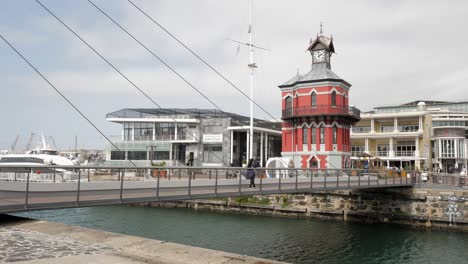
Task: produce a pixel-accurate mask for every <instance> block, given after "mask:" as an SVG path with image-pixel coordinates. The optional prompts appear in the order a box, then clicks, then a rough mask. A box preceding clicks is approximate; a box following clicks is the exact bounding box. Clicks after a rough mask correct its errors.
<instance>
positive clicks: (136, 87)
mask: <svg viewBox="0 0 468 264" xmlns="http://www.w3.org/2000/svg"><path fill="white" fill-rule="evenodd" d="M34 1H36V2H37V3H38V4H39V5H40V6H41V7H42V8H44V9H45V10H46V11H47V12H48V13H49V14H50V15H52V16H53V17H54V18H55V19H56V20H57V21H58V22H60V24H62V25H63V26H64V27H65V28H66V29H68V31H70V32H71V33H73V35H75V36H76V37H77V38H78V39H79V40H81V42H82V43H83V44H85V45H86V46H87V47H88V48H89V49H91V50H92V51H93V52H94V53H95V54H96V55H98V56H99V57H100V58H101V59H102V60H103V61H104V62H106V63H107V64H108V65H109V66H110V67H111V68H112V69H114V70H115V71H116V72H117V73H118V74H119V75H120V76H122V77H123V78H124V79H125V80H127V82H129V83H130V84H131V85H132V86H133V87H134V88H135V89H137V90H138V91H139V92H140V93H141V94H143V95H144V96H145V97H146V98H147V99H148V100H150V101H151V102H152V103H153V104H154V105H155V106H157V107H158V108H159V109H163V108H162V107H161V106H160V105H159V104H158V103H157V102H156V101H155V100H153V99H152V98H151V97H150V96H149V95H148V94H147V93H146V92H145V91H143V90H142V89H141V88H140V87H139V86H138V85H136V84H135V83H134V82H133V81H132V80H130V78H128V77H127V76H126V75H125V74H124V73H122V72H121V71H120V70H119V69H118V68H117V67H116V66H115V65H114V64H112V63H111V62H110V61H109V60H108V59H106V58H105V57H104V56H103V55H102V54H101V53H100V52H98V51H97V50H96V49H95V48H93V46H91V45H90V44H89V43H88V42H87V41H85V40H84V39H83V38H82V37H81V36H80V35H79V34H78V33H76V32H75V31H74V30H73V29H72V28H70V27H69V26H68V25H67V24H66V23H65V22H64V21H63V20H62V19H60V18H59V17H58V16H57V15H55V13H54V12H52V11H51V10H50V9H49V8H47V7H46V6H45V5H44V4H43V3H42V2H41V1H39V0H34ZM173 72H175V70H173ZM180 77H182V76H180ZM182 78H183V77H182ZM184 81H186V82H187V83H188V84H189V85H191V84H190V82H189V81H188V80H186V79H185V78H184ZM191 86H192V87H194V86H193V85H191ZM200 93H201V92H200ZM201 94H202V93H201ZM207 99H208V98H207ZM208 100H209V99H208ZM209 101H211V100H209ZM217 108H218V109H219V110H220V111H221V112H223V111H222V110H221V108H219V107H217ZM169 118H170V119H171V120H173V121H174V124H172V126H174V127H175V124H178V123H180V122H178V121H177V120H176V119H175V118H174V117H172V116H171V115H169ZM187 131H188V133H189V134H190V135H191V136H192V137H193V138H194V139H195V140H197V141H200V139H199V138H198V137H196V136H195V135H194V134H193V133H191V132H190V130H187ZM210 152H211V151H210ZM211 154H213V156H215V157H216V158H217V159H218V160H220V161H221V162H222V163H223V164H224V165H226V166H229V165H228V164H227V163H226V162H225V161H224V160H223V159H222V158H220V157H219V156H218V155H216V154H214V153H213V152H211Z"/></svg>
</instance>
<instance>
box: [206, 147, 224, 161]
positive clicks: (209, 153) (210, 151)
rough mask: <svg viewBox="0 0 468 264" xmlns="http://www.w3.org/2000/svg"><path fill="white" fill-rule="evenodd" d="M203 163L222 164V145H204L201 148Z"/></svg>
mask: <svg viewBox="0 0 468 264" xmlns="http://www.w3.org/2000/svg"><path fill="white" fill-rule="evenodd" d="M203 162H206V163H222V162H223V146H222V145H204V146H203Z"/></svg>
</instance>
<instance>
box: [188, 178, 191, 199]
mask: <svg viewBox="0 0 468 264" xmlns="http://www.w3.org/2000/svg"><path fill="white" fill-rule="evenodd" d="M188 196H189V197H191V196H192V174H189V181H188Z"/></svg>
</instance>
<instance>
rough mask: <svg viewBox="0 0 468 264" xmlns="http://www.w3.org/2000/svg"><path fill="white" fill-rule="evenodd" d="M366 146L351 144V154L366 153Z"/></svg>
mask: <svg viewBox="0 0 468 264" xmlns="http://www.w3.org/2000/svg"><path fill="white" fill-rule="evenodd" d="M364 148H365V147H364V146H351V156H357V155H358V154H360V153H364Z"/></svg>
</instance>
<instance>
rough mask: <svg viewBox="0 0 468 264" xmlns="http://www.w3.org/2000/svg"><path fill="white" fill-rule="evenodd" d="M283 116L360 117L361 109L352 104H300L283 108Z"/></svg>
mask: <svg viewBox="0 0 468 264" xmlns="http://www.w3.org/2000/svg"><path fill="white" fill-rule="evenodd" d="M282 114H283V115H282V116H283V118H291V117H295V116H308V115H346V116H351V117H354V118H356V119H360V118H361V111H360V110H359V109H358V108H356V107H354V106H344V105H317V106H300V107H289V108H285V109H283V113H282Z"/></svg>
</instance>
